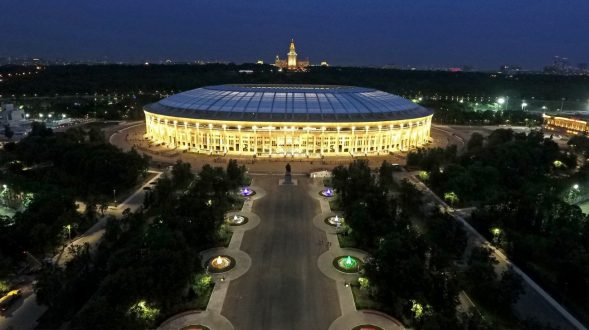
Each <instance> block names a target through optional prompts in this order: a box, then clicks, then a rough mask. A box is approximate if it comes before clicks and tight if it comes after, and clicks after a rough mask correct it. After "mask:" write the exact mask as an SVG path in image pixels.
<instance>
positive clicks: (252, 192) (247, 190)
mask: <svg viewBox="0 0 589 330" xmlns="http://www.w3.org/2000/svg"><path fill="white" fill-rule="evenodd" d="M239 194H240V195H241V196H243V197H249V196H253V195H255V194H256V191H255V190H252V189H251V188H250V187H243V188H241V189H239Z"/></svg>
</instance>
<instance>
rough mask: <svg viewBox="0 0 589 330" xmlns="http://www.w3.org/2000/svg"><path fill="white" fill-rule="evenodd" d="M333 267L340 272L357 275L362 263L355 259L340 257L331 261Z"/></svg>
mask: <svg viewBox="0 0 589 330" xmlns="http://www.w3.org/2000/svg"><path fill="white" fill-rule="evenodd" d="M333 266H334V267H335V268H336V269H337V270H339V271H340V272H344V273H357V272H359V271H360V270H361V269H362V267H363V266H364V263H363V262H362V261H361V260H360V259H358V258H356V257H352V256H341V257H337V258H335V259H334V260H333Z"/></svg>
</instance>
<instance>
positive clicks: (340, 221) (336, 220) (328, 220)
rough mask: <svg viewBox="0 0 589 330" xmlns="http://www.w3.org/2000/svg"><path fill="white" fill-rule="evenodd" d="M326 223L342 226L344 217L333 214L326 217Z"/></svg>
mask: <svg viewBox="0 0 589 330" xmlns="http://www.w3.org/2000/svg"><path fill="white" fill-rule="evenodd" d="M325 223H326V224H328V225H330V226H333V227H340V226H341V225H343V224H344V218H343V217H340V216H338V215H334V216H333V215H332V216H329V217H327V218H325Z"/></svg>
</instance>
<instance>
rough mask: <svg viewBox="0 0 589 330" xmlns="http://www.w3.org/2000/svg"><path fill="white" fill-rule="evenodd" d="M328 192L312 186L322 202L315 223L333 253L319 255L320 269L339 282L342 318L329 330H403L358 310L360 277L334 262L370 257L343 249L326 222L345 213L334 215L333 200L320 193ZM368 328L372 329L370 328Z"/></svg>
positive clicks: (375, 314) (386, 318)
mask: <svg viewBox="0 0 589 330" xmlns="http://www.w3.org/2000/svg"><path fill="white" fill-rule="evenodd" d="M322 189H324V187H322V186H320V185H312V186H310V190H309V194H310V195H311V196H313V198H316V199H317V200H318V201H319V204H320V208H321V213H319V214H318V215H316V216H315V217H314V218H313V224H314V225H315V227H317V228H318V229H320V230H323V231H325V233H326V235H327V242H326V244H327V246H328V247H329V250H328V251H326V252H325V253H323V254H322V255H320V256H319V258H318V259H317V267H318V268H319V270H320V271H321V272H322V273H323V274H324V275H325V276H327V277H329V278H331V279H333V280H334V281H335V282H336V288H337V296H338V300H339V305H340V309H341V313H342V315H341V316H340V317H339V318H337V319H336V320H335V321H333V323H332V324H331V325H330V326H329V330H350V329H352V328H353V327H356V326H360V325H372V326H377V327H380V328H382V329H387V330H395V329H403V325H402V324H401V322H399V321H397V320H395V319H394V318H393V317H391V316H388V315H386V314H384V313H380V312H377V311H372V310H360V311H359V310H356V303H355V302H354V295H353V293H352V288H351V286H350V283H352V282H355V281H357V280H358V278H359V274H347V273H343V272H340V271H338V270H337V269H335V267H334V266H333V260H334V259H335V258H338V257H341V256H352V257H356V258H358V259H361V260H363V261H364V260H366V259H367V257H368V254H367V253H366V252H364V251H362V250H359V249H349V248H341V247H340V245H339V240H338V238H337V229H336V228H335V227H333V226H330V225H328V224H326V223H325V219H327V218H328V217H331V216H335V215H338V216H340V217H341V216H342V214H341V213H338V212H332V211H331V207H330V206H329V200H330V199H329V198H326V197H323V196H321V195H320V194H319V192H320V191H321V190H322ZM367 328H368V327H367Z"/></svg>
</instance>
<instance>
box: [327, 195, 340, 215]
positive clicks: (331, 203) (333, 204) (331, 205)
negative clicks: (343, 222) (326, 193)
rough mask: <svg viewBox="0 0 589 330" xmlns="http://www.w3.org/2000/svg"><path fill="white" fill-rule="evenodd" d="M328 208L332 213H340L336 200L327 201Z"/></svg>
mask: <svg viewBox="0 0 589 330" xmlns="http://www.w3.org/2000/svg"><path fill="white" fill-rule="evenodd" d="M329 208H331V210H332V211H333V212H337V211H341V207H340V205H339V201H338V199H337V198H333V199H332V200H330V201H329Z"/></svg>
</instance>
